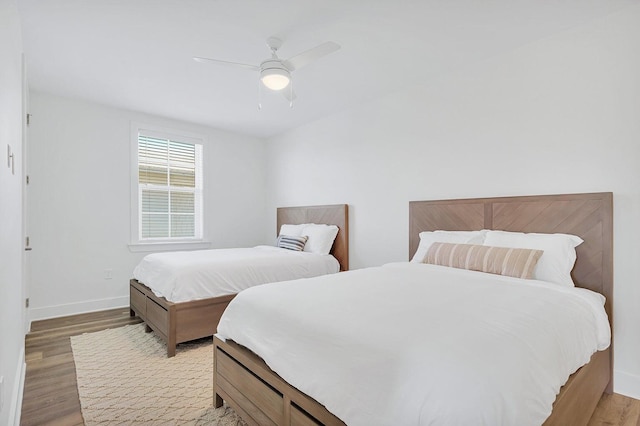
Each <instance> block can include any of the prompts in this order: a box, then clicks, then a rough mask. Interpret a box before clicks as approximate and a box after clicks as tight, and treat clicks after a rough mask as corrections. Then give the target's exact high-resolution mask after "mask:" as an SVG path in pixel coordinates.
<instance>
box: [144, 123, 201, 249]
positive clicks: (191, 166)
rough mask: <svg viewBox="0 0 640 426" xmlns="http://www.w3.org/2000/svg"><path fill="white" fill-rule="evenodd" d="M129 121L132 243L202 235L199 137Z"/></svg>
mask: <svg viewBox="0 0 640 426" xmlns="http://www.w3.org/2000/svg"><path fill="white" fill-rule="evenodd" d="M132 127H135V129H133V128H132V130H135V133H134V135H133V136H134V137H135V142H134V143H133V144H132V151H133V152H132V180H133V181H135V182H132V189H133V188H134V186H135V194H136V195H135V200H134V197H133V191H132V216H133V215H135V219H134V218H133V217H132V231H133V232H135V234H134V235H133V238H132V240H133V243H134V244H135V243H137V244H150V243H172V242H193V241H200V240H202V235H203V230H202V146H203V145H202V138H194V137H193V136H180V135H177V134H173V133H168V132H161V131H157V130H147V129H145V128H142V127H138V126H132ZM132 133H133V132H132ZM134 157H135V162H134V161H133V158H134ZM134 168H135V170H134ZM133 205H135V211H133V210H134V209H133Z"/></svg>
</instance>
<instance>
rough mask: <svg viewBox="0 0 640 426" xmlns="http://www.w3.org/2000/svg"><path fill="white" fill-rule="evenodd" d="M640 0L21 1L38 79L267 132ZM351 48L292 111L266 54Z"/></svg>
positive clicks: (88, 94) (320, 70)
mask: <svg viewBox="0 0 640 426" xmlns="http://www.w3.org/2000/svg"><path fill="white" fill-rule="evenodd" d="M639 1H640V0H553V1H552V0H549V1H546V0H545V1H541V0H517V1H516V0H483V1H480V0H449V1H444V0H413V1H411V0H324V1H318V0H18V5H19V8H20V11H21V16H22V20H23V22H22V28H23V44H24V50H25V55H26V61H27V71H28V78H29V85H30V88H31V89H34V90H37V91H44V92H49V93H53V94H57V95H62V96H67V97H74V98H81V99H87V100H90V101H95V102H99V103H103V104H107V105H112V106H116V107H121V108H126V109H131V110H136V111H143V112H147V113H151V114H156V115H160V116H165V117H169V118H175V119H180V120H185V121H189V122H195V123H199V124H204V125H207V126H211V127H216V128H221V129H226V130H230V131H234V132H239V133H245V134H250V135H254V136H259V137H268V136H272V135H275V134H278V133H280V132H283V131H286V130H288V129H291V128H295V127H297V126H300V125H302V124H304V123H306V122H309V121H313V120H315V119H318V118H320V117H323V116H326V115H329V114H332V113H333V112H335V111H339V110H342V109H345V108H350V107H353V106H355V105H357V104H358V103H361V102H363V101H366V100H368V99H372V98H375V97H379V96H384V95H385V94H386V93H389V92H391V91H393V90H397V89H399V88H402V87H410V86H411V85H415V84H420V83H421V82H424V81H425V80H428V79H429V78H434V77H435V76H437V75H439V74H441V73H447V72H451V71H452V70H455V69H456V68H458V67H469V66H473V64H474V63H477V62H478V61H481V60H483V59H486V58H489V57H492V56H495V55H500V54H501V53H503V52H506V51H510V50H513V49H516V48H517V47H518V46H521V45H523V44H527V43H531V42H532V41H535V40H538V39H541V38H545V37H548V36H550V35H552V34H554V33H557V32H560V31H565V30H567V29H570V28H572V27H574V26H577V25H581V24H583V23H585V22H588V21H589V20H593V19H596V18H598V17H601V16H603V15H606V14H610V13H614V12H617V11H619V10H621V9H623V8H625V7H628V6H630V5H633V4H638V2H639ZM273 35H276V36H279V37H280V38H282V39H283V40H284V45H283V46H282V48H281V49H280V51H279V54H280V57H282V58H289V57H291V56H293V55H295V54H297V53H300V52H302V51H305V50H307V49H309V48H311V47H314V46H316V45H318V44H320V43H323V42H325V41H334V42H336V43H338V44H340V45H341V46H342V49H340V50H339V51H338V52H336V53H332V54H331V55H329V56H326V57H324V58H322V59H320V60H318V61H317V62H314V63H313V64H310V65H308V66H307V67H305V68H302V69H300V70H298V71H296V72H295V73H294V74H293V84H294V88H295V91H296V93H297V96H298V97H297V99H296V101H295V103H294V107H293V109H290V108H289V106H288V102H287V101H286V100H285V99H284V98H283V97H282V96H279V95H276V94H269V93H267V94H266V95H265V96H264V98H263V109H262V110H261V111H258V109H257V103H258V84H257V82H258V76H257V74H256V73H253V72H251V71H248V70H243V69H235V68H231V67H224V66H216V65H211V64H201V63H197V62H195V61H193V60H192V59H191V58H192V57H193V56H204V57H211V58H218V59H223V60H228V61H236V62H243V63H249V64H256V65H257V64H259V63H260V62H261V61H262V60H264V59H266V58H267V57H269V50H268V48H267V47H266V44H265V40H266V39H267V37H269V36H273Z"/></svg>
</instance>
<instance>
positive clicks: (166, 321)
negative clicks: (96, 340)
mask: <svg viewBox="0 0 640 426" xmlns="http://www.w3.org/2000/svg"><path fill="white" fill-rule="evenodd" d="M309 223H313V224H324V225H335V226H337V227H338V233H337V235H336V237H335V240H334V242H333V245H332V247H331V251H330V255H331V260H333V258H335V260H334V262H335V261H337V262H338V263H339V271H346V270H348V269H349V228H348V227H349V218H348V206H347V205H346V204H338V205H322V206H301V207H281V208H278V209H277V227H276V235H277V233H278V232H279V231H280V229H281V228H282V225H300V224H309ZM278 251H281V252H282V253H278ZM214 252H215V251H214ZM203 254H204V255H207V253H203V252H199V253H198V252H193V253H191V254H190V253H189V252H185V253H181V254H178V256H181V257H184V258H187V257H188V256H190V255H192V256H194V257H195V256H200V257H203ZM213 254H220V255H223V256H217V257H218V258H223V259H229V262H228V265H226V266H225V265H223V264H222V263H220V266H219V268H218V272H217V275H219V276H221V277H222V280H221V281H222V282H224V283H225V284H227V286H226V288H224V289H222V291H221V294H219V295H218V294H215V293H213V294H211V295H209V296H208V297H204V298H203V297H199V298H197V299H195V300H189V292H188V291H183V292H182V293H180V292H179V290H180V288H181V287H184V286H177V289H176V290H174V291H173V292H172V293H173V294H175V295H177V296H176V297H177V298H176V299H175V300H176V301H170V300H167V297H163V296H160V295H158V293H159V292H158V290H157V289H156V288H154V290H156V291H154V290H152V289H151V288H150V285H149V286H148V285H145V283H144V281H143V282H140V281H139V280H137V279H135V278H134V279H131V281H130V286H129V293H130V313H131V316H135V315H138V316H139V317H140V318H141V319H142V320H143V321H144V322H145V326H146V331H147V332H151V331H154V332H155V333H156V334H157V335H158V336H159V337H161V338H162V339H163V340H164V341H165V342H166V344H167V356H169V357H172V356H174V355H175V351H176V346H177V345H178V344H179V343H182V342H187V341H190V340H194V339H199V338H202V337H207V336H211V335H213V334H214V333H215V332H216V329H217V324H218V321H219V319H220V316H221V315H222V313H223V312H224V310H225V308H226V307H227V305H228V304H229V302H230V301H231V300H232V299H233V298H234V297H235V295H236V293H237V291H238V289H239V288H244V287H247V286H248V285H249V284H251V281H252V280H257V279H258V277H260V278H261V276H271V277H274V278H273V279H278V278H277V277H279V276H284V275H282V274H280V273H279V271H278V270H277V269H278V268H273V266H272V265H269V262H272V261H278V262H298V263H296V264H294V267H293V268H291V269H290V270H289V271H287V275H286V276H287V277H291V276H292V275H293V278H298V277H304V276H308V275H309V274H313V273H324V269H322V268H319V267H315V269H313V270H312V269H311V268H310V266H309V265H308V264H307V263H306V262H307V261H308V259H306V258H304V256H305V255H308V256H315V255H313V254H309V253H292V252H290V251H289V250H284V249H277V248H271V247H256V248H251V249H246V251H244V249H231V250H220V251H219V253H213ZM247 256H250V258H249V259H248V260H249V261H250V263H251V264H252V265H251V266H250V267H246V266H245V267H243V266H241V264H239V263H238V266H234V265H235V264H236V263H237V262H235V260H237V258H238V257H244V258H246V257H247ZM308 256H307V257H308ZM301 257H302V259H301ZM184 260H185V259H181V262H183V261H184ZM243 260H244V259H243ZM318 260H323V259H318ZM326 260H329V259H326ZM326 260H323V261H324V262H326ZM261 263H262V264H263V265H264V267H263V269H265V270H267V269H268V271H267V272H269V273H268V274H266V275H265V274H260V272H261V271H259V270H256V268H258V269H259V267H260V264H261ZM141 265H142V262H141ZM138 266H140V265H138ZM321 266H322V265H321ZM152 267H153V264H151V266H150V267H148V269H152ZM251 268H254V269H253V270H251ZM190 269H192V270H193V269H195V268H194V267H193V266H190ZM234 269H235V271H234ZM336 269H337V268H336ZM337 270H338V269H337ZM316 271H319V272H316ZM147 272H148V275H150V276H152V275H153V274H152V273H149V272H153V271H152V270H151V271H147ZM214 272H215V271H214ZM232 274H235V275H238V274H239V276H240V277H241V278H242V279H243V283H242V287H238V286H237V285H234V284H233V281H234V279H233V278H232ZM296 274H298V276H297V277H296V276H295V275H296ZM156 275H159V277H158V278H162V275H164V274H163V273H162V272H161V273H159V274H156ZM200 275H202V274H200ZM235 275H233V276H234V277H235ZM189 276H191V277H194V278H193V279H194V280H195V279H196V278H197V277H198V271H197V270H196V271H191V275H187V278H186V280H187V281H188V280H189ZM288 279H291V278H288ZM258 283H261V281H259V282H255V283H253V284H258ZM163 284H164V283H163ZM185 284H188V283H185ZM165 287H166V285H165ZM216 291H220V289H217V290H216ZM160 294H162V293H160Z"/></svg>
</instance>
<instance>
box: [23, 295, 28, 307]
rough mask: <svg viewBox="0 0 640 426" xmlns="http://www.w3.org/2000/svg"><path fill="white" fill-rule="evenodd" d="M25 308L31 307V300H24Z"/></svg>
mask: <svg viewBox="0 0 640 426" xmlns="http://www.w3.org/2000/svg"><path fill="white" fill-rule="evenodd" d="M24 307H25V308H28V307H29V298H28V297H27V298H26V299H24Z"/></svg>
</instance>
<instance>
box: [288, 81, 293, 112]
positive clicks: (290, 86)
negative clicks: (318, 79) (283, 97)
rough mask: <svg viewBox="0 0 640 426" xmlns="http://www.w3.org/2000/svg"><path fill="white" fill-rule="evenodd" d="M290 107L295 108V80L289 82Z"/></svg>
mask: <svg viewBox="0 0 640 426" xmlns="http://www.w3.org/2000/svg"><path fill="white" fill-rule="evenodd" d="M289 108H291V109H293V80H291V81H290V82H289Z"/></svg>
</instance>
